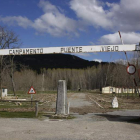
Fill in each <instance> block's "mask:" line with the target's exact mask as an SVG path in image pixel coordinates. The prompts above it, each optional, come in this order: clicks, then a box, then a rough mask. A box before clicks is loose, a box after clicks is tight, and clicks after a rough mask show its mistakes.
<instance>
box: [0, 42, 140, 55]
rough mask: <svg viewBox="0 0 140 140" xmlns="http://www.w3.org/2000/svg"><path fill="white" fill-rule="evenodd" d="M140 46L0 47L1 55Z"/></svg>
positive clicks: (119, 50) (105, 50)
mask: <svg viewBox="0 0 140 140" xmlns="http://www.w3.org/2000/svg"><path fill="white" fill-rule="evenodd" d="M139 50H140V46H138V45H136V44H130V45H99V46H98V45H96V46H66V47H43V48H18V49H0V55H30V54H53V53H88V52H124V51H125V52H127V51H139Z"/></svg>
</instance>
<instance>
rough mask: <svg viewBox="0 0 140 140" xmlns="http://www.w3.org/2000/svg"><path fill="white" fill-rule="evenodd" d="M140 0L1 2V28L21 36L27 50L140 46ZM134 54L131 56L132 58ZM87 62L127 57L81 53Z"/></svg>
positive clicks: (10, 0) (2, 0) (9, 0)
mask: <svg viewBox="0 0 140 140" xmlns="http://www.w3.org/2000/svg"><path fill="white" fill-rule="evenodd" d="M139 5H140V0H133V1H132V0H0V25H1V26H7V27H8V28H9V29H11V30H13V31H14V32H15V33H16V34H18V35H19V38H20V39H21V41H22V46H21V47H24V48H27V47H28V48H29V47H30V48H32V47H55V46H79V45H82V46H84V45H100V44H105V45H108V44H121V41H120V38H119V35H118V30H120V31H121V34H122V38H123V40H124V43H125V44H133V43H138V42H140V32H139V31H140V24H139V23H140V14H139V13H140V8H139ZM130 54H132V53H128V55H130ZM76 55H77V56H79V57H81V58H84V59H87V60H91V61H92V60H102V61H116V60H119V59H125V56H124V53H81V54H76Z"/></svg>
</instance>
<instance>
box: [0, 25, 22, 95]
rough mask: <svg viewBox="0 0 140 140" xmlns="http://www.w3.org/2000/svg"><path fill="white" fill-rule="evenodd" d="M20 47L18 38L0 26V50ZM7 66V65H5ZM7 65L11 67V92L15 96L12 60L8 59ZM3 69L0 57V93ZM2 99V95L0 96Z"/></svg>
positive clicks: (2, 58) (2, 59) (0, 57)
mask: <svg viewBox="0 0 140 140" xmlns="http://www.w3.org/2000/svg"><path fill="white" fill-rule="evenodd" d="M19 45H20V43H19V39H18V36H17V35H16V34H15V33H14V32H13V31H10V30H8V29H7V28H5V27H2V26H0V49H10V48H18V47H19ZM7 65H8V64H7ZM9 65H10V66H11V73H10V77H11V81H12V85H13V92H14V94H15V86H14V77H13V58H12V57H9ZM3 69H4V57H3V55H1V56H0V88H1V93H2V71H3ZM1 97H2V94H1Z"/></svg>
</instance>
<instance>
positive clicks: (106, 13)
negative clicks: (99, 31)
mask: <svg viewBox="0 0 140 140" xmlns="http://www.w3.org/2000/svg"><path fill="white" fill-rule="evenodd" d="M139 5H140V0H133V1H132V0H120V2H119V3H109V2H106V3H103V0H102V2H99V1H97V0H71V2H70V7H71V9H72V10H74V11H75V13H76V15H77V17H78V18H80V19H81V20H83V22H85V23H86V24H87V25H93V26H94V27H102V28H104V29H109V30H111V31H118V30H121V31H125V32H126V31H127V32H131V31H137V30H139V31H140V24H139V23H140V14H139V13H140V8H139ZM105 6H106V7H108V8H106V7H105Z"/></svg>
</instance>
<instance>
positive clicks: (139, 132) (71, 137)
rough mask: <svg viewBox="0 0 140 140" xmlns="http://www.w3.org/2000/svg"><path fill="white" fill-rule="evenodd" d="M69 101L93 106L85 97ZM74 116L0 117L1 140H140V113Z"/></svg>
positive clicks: (126, 111)
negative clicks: (52, 118)
mask: <svg viewBox="0 0 140 140" xmlns="http://www.w3.org/2000/svg"><path fill="white" fill-rule="evenodd" d="M69 101H70V102H71V106H72V107H82V106H86V105H87V106H92V105H93V104H92V103H91V102H90V101H86V99H85V95H84V94H79V95H75V94H73V95H72V96H71V97H70V98H69ZM81 101H82V102H81ZM71 113H72V112H71ZM72 115H73V116H75V117H76V118H75V119H71V120H51V119H48V118H44V119H43V120H39V119H23V118H10V119H6V118H0V140H140V110H123V111H114V112H107V113H88V114H85V115H79V114H78V113H72Z"/></svg>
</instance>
